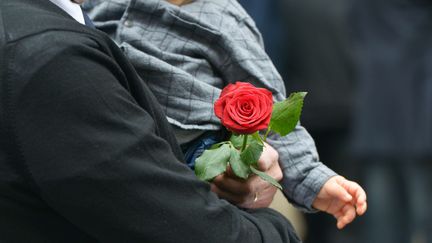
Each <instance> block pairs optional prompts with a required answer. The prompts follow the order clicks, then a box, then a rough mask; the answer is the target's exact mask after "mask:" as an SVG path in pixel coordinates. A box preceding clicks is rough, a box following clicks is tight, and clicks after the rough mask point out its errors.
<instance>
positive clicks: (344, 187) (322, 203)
mask: <svg viewBox="0 0 432 243" xmlns="http://www.w3.org/2000/svg"><path fill="white" fill-rule="evenodd" d="M312 206H313V207H314V208H316V209H318V210H321V211H324V212H327V213H329V214H331V215H333V216H334V217H335V218H336V219H337V227H338V228H339V229H342V228H344V227H345V226H346V225H347V224H349V223H351V222H352V221H353V220H354V219H355V217H356V216H357V215H363V214H364V213H365V212H366V209H367V203H366V193H365V191H364V190H363V188H362V187H361V186H360V185H359V184H357V183H356V182H353V181H349V180H347V179H345V178H344V177H342V176H335V177H332V178H330V179H329V180H328V181H327V182H326V183H325V184H324V186H323V187H322V188H321V190H320V192H319V193H318V195H317V197H316V198H315V201H314V202H313V204H312Z"/></svg>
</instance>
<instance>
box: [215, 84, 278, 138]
mask: <svg viewBox="0 0 432 243" xmlns="http://www.w3.org/2000/svg"><path fill="white" fill-rule="evenodd" d="M272 107H273V96H272V93H271V92H270V91H269V90H267V89H263V88H257V87H255V86H253V85H252V84H250V83H244V82H236V83H235V84H229V85H228V86H226V87H225V88H224V89H223V90H222V93H221V95H220V97H219V99H218V100H216V102H215V105H214V111H215V114H216V116H217V117H218V118H219V119H220V120H221V122H222V125H224V126H225V127H226V128H227V129H228V130H230V131H232V132H234V133H236V134H252V133H254V132H256V131H259V130H263V129H266V128H267V127H268V124H269V122H270V118H271V113H272Z"/></svg>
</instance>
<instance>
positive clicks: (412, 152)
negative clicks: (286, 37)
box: [351, 0, 432, 243]
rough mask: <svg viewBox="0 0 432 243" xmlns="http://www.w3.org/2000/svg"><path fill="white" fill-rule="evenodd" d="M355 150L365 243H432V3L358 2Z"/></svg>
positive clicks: (354, 20)
mask: <svg viewBox="0 0 432 243" xmlns="http://www.w3.org/2000/svg"><path fill="white" fill-rule="evenodd" d="M351 17H352V26H353V33H354V35H353V40H354V41H356V50H357V52H356V65H355V66H356V73H357V81H358V86H357V91H358V92H357V100H356V109H355V110H354V119H353V122H354V123H353V148H354V153H355V155H356V156H357V158H358V159H359V161H360V163H361V165H362V168H363V169H362V172H363V174H364V182H363V183H364V185H365V187H366V190H367V191H368V202H369V204H370V210H369V212H368V214H367V215H366V217H365V218H364V219H363V220H364V221H365V223H364V224H363V226H365V229H364V239H363V241H362V242H368V243H375V242H377V243H378V242H379V243H387V242H388V243H406V242H413V243H414V242H415V243H426V242H427V243H430V242H432V237H431V236H432V222H431V220H432V211H431V207H430V203H431V199H432V198H431V193H432V180H431V176H432V174H431V173H432V2H431V1H426V0H393V1H388V0H383V1H375V0H361V1H360V0H358V1H356V2H355V5H354V7H353V8H352V14H351Z"/></svg>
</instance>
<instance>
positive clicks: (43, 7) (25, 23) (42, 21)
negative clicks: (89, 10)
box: [0, 0, 89, 44]
mask: <svg viewBox="0 0 432 243" xmlns="http://www.w3.org/2000/svg"><path fill="white" fill-rule="evenodd" d="M0 6H1V7H0V15H1V16H0V17H1V19H2V21H1V22H2V23H1V25H2V26H1V27H0V28H1V30H2V31H3V33H2V35H3V38H4V41H5V42H6V43H11V42H17V41H20V40H22V39H26V38H30V39H31V38H32V37H34V36H41V35H46V34H47V33H48V35H52V32H57V33H61V35H62V36H63V38H65V39H66V38H67V39H70V38H79V37H80V36H82V35H83V34H86V33H88V32H89V31H86V28H85V27H84V26H82V25H81V24H80V23H78V22H77V21H75V20H74V19H73V18H71V17H70V16H69V15H68V14H67V13H65V12H63V11H62V10H61V9H59V8H58V7H57V6H55V5H54V4H52V3H51V2H50V1H49V0H14V1H3V0H2V1H0ZM59 36H60V34H59ZM46 41H50V39H47V40H46ZM34 44H38V43H37V42H34Z"/></svg>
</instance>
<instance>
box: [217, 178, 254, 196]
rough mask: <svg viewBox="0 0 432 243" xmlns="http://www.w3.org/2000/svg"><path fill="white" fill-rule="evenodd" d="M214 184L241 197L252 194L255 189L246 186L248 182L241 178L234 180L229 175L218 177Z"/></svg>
mask: <svg viewBox="0 0 432 243" xmlns="http://www.w3.org/2000/svg"><path fill="white" fill-rule="evenodd" d="M212 184H215V185H216V186H217V187H218V188H219V189H221V190H223V191H227V192H231V193H236V194H239V195H246V194H250V193H251V190H253V188H250V187H248V186H247V185H246V181H245V180H242V179H239V178H232V177H230V176H228V175H227V174H225V173H224V174H221V175H218V176H216V177H215V178H214V179H213V181H212Z"/></svg>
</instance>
